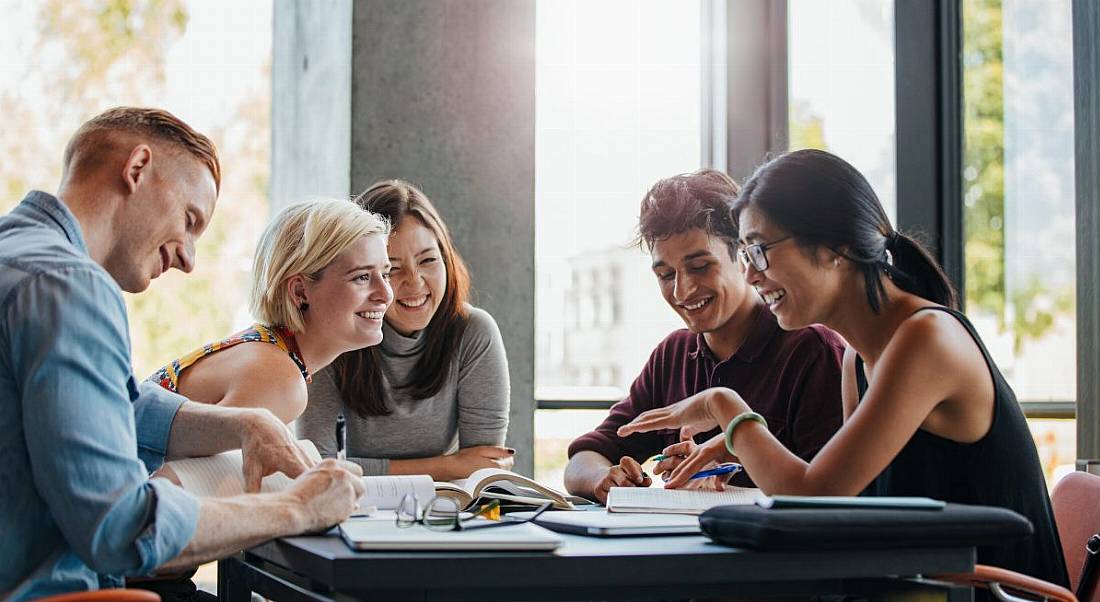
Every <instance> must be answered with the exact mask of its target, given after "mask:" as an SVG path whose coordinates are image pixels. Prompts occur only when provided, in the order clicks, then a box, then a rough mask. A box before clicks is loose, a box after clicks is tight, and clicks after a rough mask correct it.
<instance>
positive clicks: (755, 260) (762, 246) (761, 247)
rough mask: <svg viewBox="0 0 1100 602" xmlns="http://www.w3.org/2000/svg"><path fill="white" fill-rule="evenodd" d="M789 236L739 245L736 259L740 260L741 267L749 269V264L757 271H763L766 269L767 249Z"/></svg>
mask: <svg viewBox="0 0 1100 602" xmlns="http://www.w3.org/2000/svg"><path fill="white" fill-rule="evenodd" d="M789 238H790V236H784V237H783V238H780V239H778V240H773V241H771V242H762V243H757V244H755V245H747V246H744V247H741V248H740V249H738V250H737V259H738V260H740V261H741V267H743V268H745V269H746V270H747V269H749V266H750V265H751V266H752V267H753V268H755V269H756V271H757V272H763V271H764V270H766V269H768V249H770V248H772V247H774V246H776V245H778V244H779V243H781V242H783V241H785V240H787V239H789Z"/></svg>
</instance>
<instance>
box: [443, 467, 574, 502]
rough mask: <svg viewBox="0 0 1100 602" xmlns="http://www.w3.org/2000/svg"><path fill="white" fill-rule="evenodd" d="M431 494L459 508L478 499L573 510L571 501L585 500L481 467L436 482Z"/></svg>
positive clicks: (521, 476)
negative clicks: (549, 504)
mask: <svg viewBox="0 0 1100 602" xmlns="http://www.w3.org/2000/svg"><path fill="white" fill-rule="evenodd" d="M435 493H436V495H439V496H445V497H451V498H454V499H455V500H456V501H457V502H458V504H459V506H460V507H462V508H469V507H470V506H472V505H473V504H474V503H476V502H477V501H478V500H483V501H487V500H492V499H497V500H500V501H501V503H504V504H509V503H511V504H527V505H531V506H538V505H540V504H543V503H545V502H552V503H553V505H554V508H555V509H557V510H576V507H575V506H574V504H590V503H591V502H589V501H588V500H586V499H584V498H580V497H576V496H571V495H566V494H564V493H562V492H560V491H557V490H554V489H551V488H549V487H547V486H546V485H543V484H541V483H539V482H537V481H535V480H533V479H529V478H527V477H525V476H523V475H521V474H516V473H514V472H511V471H508V470H501V469H499V468H482V469H481V470H477V471H474V473H473V474H471V475H470V476H469V477H467V478H465V479H461V480H458V481H452V482H449V483H448V482H437V483H436V484H435Z"/></svg>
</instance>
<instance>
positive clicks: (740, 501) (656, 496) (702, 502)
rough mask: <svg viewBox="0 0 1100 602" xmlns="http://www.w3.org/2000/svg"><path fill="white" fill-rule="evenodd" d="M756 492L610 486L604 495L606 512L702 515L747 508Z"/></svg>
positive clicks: (757, 490) (745, 488)
mask: <svg viewBox="0 0 1100 602" xmlns="http://www.w3.org/2000/svg"><path fill="white" fill-rule="evenodd" d="M759 493H760V490H759V489H754V488H750V487H727V488H726V490H725V491H712V490H700V489H662V488H660V487H612V488H611V490H610V491H609V492H608V495H607V509H608V511H610V512H672V513H681V514H702V513H703V512H705V511H706V510H709V509H710V508H713V507H714V506H724V505H730V504H735V505H751V504H752V503H753V502H754V501H755V500H756V496H757V495H758V494H759Z"/></svg>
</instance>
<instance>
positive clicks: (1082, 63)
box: [1073, 0, 1100, 474]
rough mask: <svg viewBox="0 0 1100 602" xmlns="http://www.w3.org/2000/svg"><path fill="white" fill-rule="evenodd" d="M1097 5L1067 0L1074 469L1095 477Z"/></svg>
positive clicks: (1099, 189) (1098, 424)
mask: <svg viewBox="0 0 1100 602" xmlns="http://www.w3.org/2000/svg"><path fill="white" fill-rule="evenodd" d="M1098 81H1100V5H1097V4H1096V3H1095V2H1091V1H1089V0H1073V89H1074V93H1073V111H1074V117H1073V118H1074V155H1075V157H1074V159H1075V163H1074V185H1075V186H1074V188H1075V191H1074V193H1075V195H1076V201H1075V204H1076V214H1077V215H1076V217H1077V222H1076V228H1077V243H1076V246H1077V400H1076V402H1075V403H1074V407H1075V409H1076V418H1077V469H1078V470H1085V471H1087V472H1092V473H1094V474H1100V372H1098V371H1097V370H1096V367H1097V366H1098V365H1100V296H1098V293H1100V289H1098V288H1097V284H1098V283H1100V165H1097V163H1096V160H1095V158H1096V157H1097V156H1100V86H1098V84H1097V82H1098Z"/></svg>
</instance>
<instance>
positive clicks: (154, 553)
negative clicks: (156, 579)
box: [137, 479, 199, 575]
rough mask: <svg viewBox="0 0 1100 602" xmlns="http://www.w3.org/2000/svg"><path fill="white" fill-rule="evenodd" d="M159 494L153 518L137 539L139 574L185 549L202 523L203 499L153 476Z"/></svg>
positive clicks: (153, 485) (154, 489)
mask: <svg viewBox="0 0 1100 602" xmlns="http://www.w3.org/2000/svg"><path fill="white" fill-rule="evenodd" d="M149 487H150V488H152V490H153V493H154V494H155V497H156V501H155V503H156V506H155V510H154V511H153V520H151V521H149V526H148V527H146V529H145V531H144V532H142V534H141V535H140V536H139V537H138V539H137V548H138V553H139V554H140V555H141V569H140V571H139V574H142V575H148V574H150V573H152V572H153V571H155V570H156V568H157V567H159V566H160V565H162V564H164V563H165V562H168V561H169V560H172V559H173V558H175V557H176V556H179V555H180V552H183V550H184V548H186V547H187V544H188V543H190V542H191V539H192V538H193V537H194V536H195V530H196V529H198V526H199V500H198V499H197V498H196V497H195V496H193V495H191V494H190V493H187V492H186V491H184V490H183V489H180V488H179V487H177V486H176V485H174V484H172V483H171V482H170V481H167V480H165V479H149Z"/></svg>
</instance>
